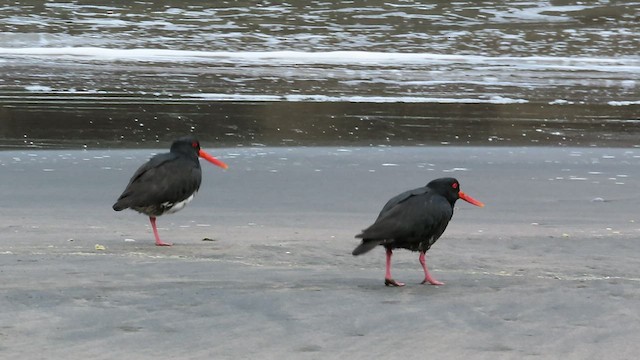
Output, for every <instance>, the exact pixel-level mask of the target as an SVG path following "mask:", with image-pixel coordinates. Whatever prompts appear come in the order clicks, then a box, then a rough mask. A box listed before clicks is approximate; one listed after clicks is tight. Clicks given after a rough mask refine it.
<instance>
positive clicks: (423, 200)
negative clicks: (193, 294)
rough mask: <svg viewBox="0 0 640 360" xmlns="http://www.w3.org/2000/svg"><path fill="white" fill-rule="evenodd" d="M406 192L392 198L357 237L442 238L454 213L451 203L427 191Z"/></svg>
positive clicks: (379, 238)
mask: <svg viewBox="0 0 640 360" xmlns="http://www.w3.org/2000/svg"><path fill="white" fill-rule="evenodd" d="M416 190H418V189H416ZM407 193H409V194H407ZM407 193H403V194H400V195H398V196H397V197H396V198H393V199H391V200H390V201H389V203H387V205H385V207H384V208H383V210H382V211H381V212H380V215H379V216H378V219H377V220H376V221H375V223H374V224H373V225H371V226H369V227H368V228H367V229H365V230H363V231H362V233H361V234H359V235H357V236H356V237H357V238H362V239H366V240H386V239H424V238H426V237H427V235H431V236H433V237H435V239H437V238H438V237H440V235H442V233H443V232H444V229H445V228H446V226H447V224H448V222H449V220H450V219H451V216H452V215H453V208H452V207H451V204H450V203H449V202H448V201H447V200H446V199H445V198H444V197H442V196H439V195H435V194H430V193H428V191H423V192H422V193H418V194H411V191H409V192H407Z"/></svg>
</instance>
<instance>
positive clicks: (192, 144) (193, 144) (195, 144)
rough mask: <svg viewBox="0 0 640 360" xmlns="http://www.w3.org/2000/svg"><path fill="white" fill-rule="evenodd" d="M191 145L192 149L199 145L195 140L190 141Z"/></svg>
mask: <svg viewBox="0 0 640 360" xmlns="http://www.w3.org/2000/svg"><path fill="white" fill-rule="evenodd" d="M191 146H192V147H193V148H194V149H197V148H198V146H200V144H198V142H197V141H194V142H192V143H191Z"/></svg>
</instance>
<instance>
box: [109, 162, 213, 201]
mask: <svg viewBox="0 0 640 360" xmlns="http://www.w3.org/2000/svg"><path fill="white" fill-rule="evenodd" d="M179 159H180V157H179V156H176V155H174V154H171V153H167V154H160V155H156V156H154V157H153V158H151V159H150V160H149V161H148V162H146V163H145V164H143V165H142V166H140V168H138V170H136V172H135V173H134V174H133V176H132V177H131V180H130V181H129V184H128V185H127V187H126V189H125V190H124V192H123V193H122V195H120V197H119V198H118V201H117V202H116V204H114V206H113V207H114V209H116V208H120V209H126V208H129V207H144V206H151V205H157V204H161V203H164V202H169V203H175V202H179V201H182V200H185V199H186V198H188V197H189V196H190V195H191V194H193V192H195V191H197V190H198V189H199V188H200V182H201V180H202V175H201V170H200V168H199V166H197V164H195V163H193V162H190V161H178V160H179ZM177 174H182V175H183V176H176V175H177Z"/></svg>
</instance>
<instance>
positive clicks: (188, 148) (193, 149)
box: [171, 135, 228, 169]
mask: <svg viewBox="0 0 640 360" xmlns="http://www.w3.org/2000/svg"><path fill="white" fill-rule="evenodd" d="M171 152H172V153H174V154H183V155H186V156H188V157H190V158H192V159H193V160H194V161H195V162H197V163H198V166H200V165H199V164H200V163H199V162H198V157H201V158H203V159H205V160H207V161H208V162H210V163H212V164H213V165H216V166H219V167H221V168H223V169H226V168H228V166H227V164H225V163H224V162H222V161H220V160H218V159H216V158H215V157H213V156H211V155H210V154H209V153H207V152H206V151H204V150H202V149H200V142H199V141H198V139H196V137H195V136H192V135H187V136H183V137H181V138H179V139H177V140H175V141H174V142H173V144H171Z"/></svg>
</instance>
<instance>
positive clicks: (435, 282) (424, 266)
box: [418, 251, 444, 285]
mask: <svg viewBox="0 0 640 360" xmlns="http://www.w3.org/2000/svg"><path fill="white" fill-rule="evenodd" d="M418 260H420V265H422V269H423V270H424V280H423V281H422V282H421V284H424V283H429V284H431V285H444V283H443V282H440V281H438V280H436V279H434V278H432V277H431V274H429V270H428V269H427V261H426V260H425V258H424V251H420V257H419V258H418Z"/></svg>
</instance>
